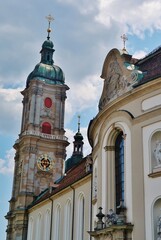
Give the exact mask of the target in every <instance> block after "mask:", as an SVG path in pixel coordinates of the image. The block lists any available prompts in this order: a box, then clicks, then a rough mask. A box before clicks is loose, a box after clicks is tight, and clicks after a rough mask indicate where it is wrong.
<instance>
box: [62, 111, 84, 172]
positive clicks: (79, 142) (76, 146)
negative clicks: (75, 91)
mask: <svg viewBox="0 0 161 240" xmlns="http://www.w3.org/2000/svg"><path fill="white" fill-rule="evenodd" d="M83 144H84V142H83V136H82V134H81V133H80V115H78V132H77V133H76V134H75V135H74V142H73V154H72V156H71V157H70V158H69V159H67V161H66V163H65V171H66V172H67V171H68V170H69V169H70V168H71V167H73V166H74V165H75V164H77V163H79V162H80V161H81V159H82V158H83Z"/></svg>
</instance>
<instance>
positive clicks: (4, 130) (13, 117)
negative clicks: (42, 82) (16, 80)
mask: <svg viewBox="0 0 161 240" xmlns="http://www.w3.org/2000/svg"><path fill="white" fill-rule="evenodd" d="M21 90H22V89H20V88H17V89H4V88H0V102H1V104H0V113H1V117H0V126H1V128H0V134H1V135H3V134H7V135H13V134H16V133H18V131H19V130H20V129H19V128H20V121H21V114H22V96H21V94H20V91H21Z"/></svg>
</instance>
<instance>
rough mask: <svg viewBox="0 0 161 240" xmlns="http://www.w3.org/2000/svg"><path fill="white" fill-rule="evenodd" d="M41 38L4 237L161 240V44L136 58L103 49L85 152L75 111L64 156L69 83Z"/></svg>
mask: <svg viewBox="0 0 161 240" xmlns="http://www.w3.org/2000/svg"><path fill="white" fill-rule="evenodd" d="M51 20H52V17H51V16H49V17H48V21H49V28H48V36H47V39H46V40H45V41H44V43H43V44H42V49H41V51H40V54H41V60H40V63H38V64H37V65H36V66H35V68H34V70H33V71H32V72H31V73H30V74H29V76H28V77H27V81H26V87H25V89H24V90H23V91H22V92H21V94H22V95H23V112H22V123H21V130H20V134H19V138H18V140H16V142H15V144H14V148H15V150H16V154H15V159H14V161H15V168H14V179H13V190H12V197H11V199H10V201H9V203H10V207H9V211H8V213H7V215H6V216H5V217H6V219H7V220H8V225H7V230H6V232H7V240H92V239H93V240H118V239H120V240H160V239H161V211H160V210H161V187H160V183H161V47H159V48H157V49H155V50H154V51H153V52H151V53H149V54H148V55H147V56H146V57H144V58H142V59H136V58H133V57H132V55H130V54H129V53H128V52H127V50H126V48H125V40H126V36H125V35H123V40H124V48H123V49H122V50H118V49H111V50H110V52H109V53H108V54H107V55H106V57H105V60H104V63H103V67H102V73H101V78H102V81H103V82H104V85H103V89H102V93H100V100H99V103H98V113H97V115H96V116H95V118H94V119H92V120H91V121H90V123H89V126H88V133H87V134H88V140H89V143H90V145H91V148H92V151H91V153H90V154H89V155H87V156H83V136H82V134H81V129H80V119H79V118H78V130H77V132H76V134H75V135H74V142H73V153H72V156H71V157H70V158H68V159H67V160H66V147H67V146H68V145H69V142H68V139H67V137H66V136H65V129H64V113H65V100H66V97H67V93H66V92H67V90H69V87H68V86H67V85H66V83H65V75H64V73H63V70H62V69H61V68H60V67H59V66H57V65H55V64H54V61H53V53H54V45H53V42H52V41H51V40H50V32H51V29H50V22H51Z"/></svg>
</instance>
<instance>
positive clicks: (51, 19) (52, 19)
mask: <svg viewBox="0 0 161 240" xmlns="http://www.w3.org/2000/svg"><path fill="white" fill-rule="evenodd" d="M46 19H47V20H48V23H49V25H48V29H47V32H48V36H47V39H48V40H49V39H50V32H51V28H50V23H51V22H52V21H54V18H53V17H52V16H51V15H50V14H49V15H48V16H47V17H46Z"/></svg>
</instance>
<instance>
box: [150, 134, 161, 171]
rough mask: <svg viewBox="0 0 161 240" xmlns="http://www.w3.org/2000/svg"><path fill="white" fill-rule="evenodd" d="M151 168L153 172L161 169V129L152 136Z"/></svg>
mask: <svg viewBox="0 0 161 240" xmlns="http://www.w3.org/2000/svg"><path fill="white" fill-rule="evenodd" d="M151 169H152V171H153V172H158V171H161V130H158V131H156V132H155V133H154V134H153V135H152V137H151Z"/></svg>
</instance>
